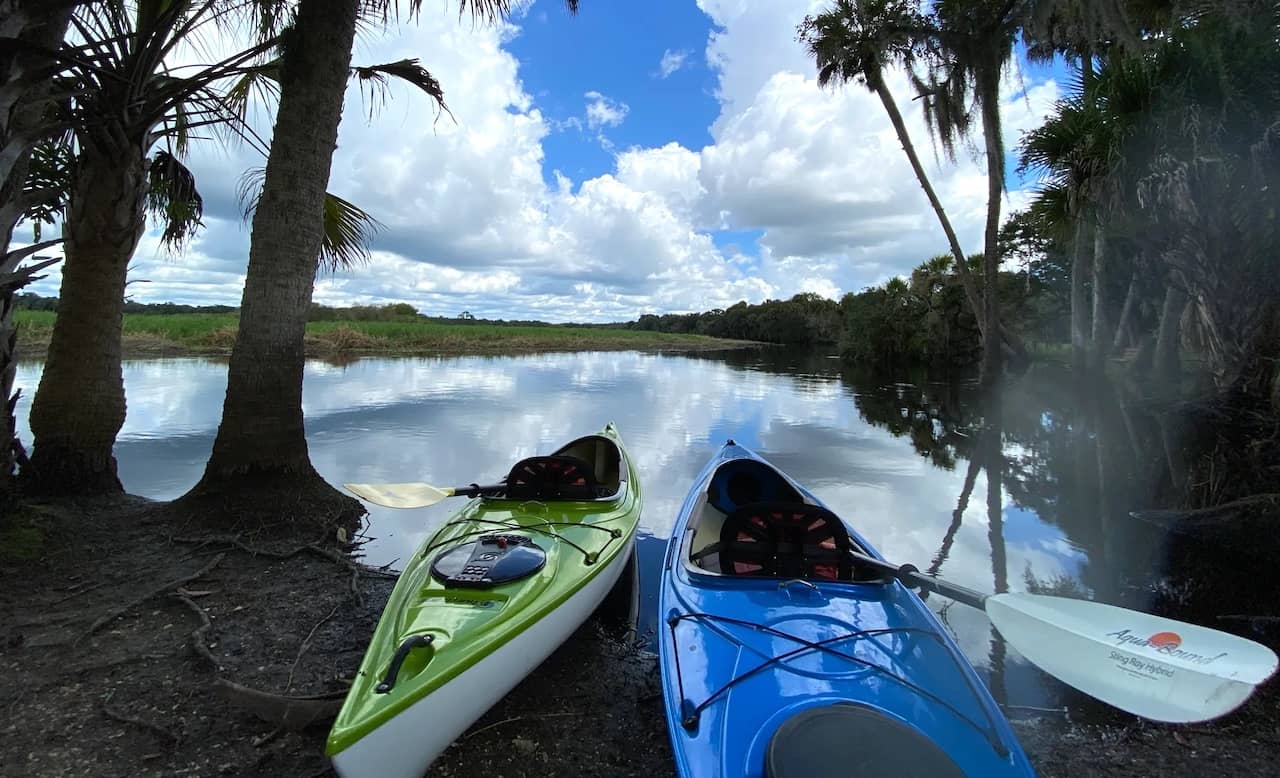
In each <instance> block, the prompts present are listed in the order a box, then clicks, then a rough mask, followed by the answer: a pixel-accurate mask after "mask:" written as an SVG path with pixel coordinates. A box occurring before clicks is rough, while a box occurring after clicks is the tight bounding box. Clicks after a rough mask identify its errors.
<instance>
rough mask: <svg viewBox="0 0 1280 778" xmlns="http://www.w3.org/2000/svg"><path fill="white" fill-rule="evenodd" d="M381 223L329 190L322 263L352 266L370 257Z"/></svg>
mask: <svg viewBox="0 0 1280 778" xmlns="http://www.w3.org/2000/svg"><path fill="white" fill-rule="evenodd" d="M381 230H382V224H381V222H379V221H378V220H377V219H375V218H373V216H371V215H370V214H369V213H368V212H367V211H365V210H364V209H362V208H360V207H358V206H356V205H354V204H352V203H351V202H349V201H347V200H344V199H342V198H341V197H339V196H337V195H336V194H333V193H332V192H326V193H325V196H324V242H323V243H322V244H321V246H320V264H321V266H322V267H324V268H325V269H327V270H330V271H337V270H341V269H346V268H350V267H352V266H354V265H357V264H361V263H363V262H367V261H368V260H369V243H370V242H372V240H373V236H374V235H375V234H376V233H378V232H379V231H381Z"/></svg>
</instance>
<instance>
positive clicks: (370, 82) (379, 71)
mask: <svg viewBox="0 0 1280 778" xmlns="http://www.w3.org/2000/svg"><path fill="white" fill-rule="evenodd" d="M351 72H352V73H353V74H354V75H355V77H356V78H357V79H358V80H359V81H360V94H361V95H362V96H364V97H365V101H366V104H367V105H368V108H369V118H370V119H372V118H373V115H374V113H375V112H376V110H377V108H379V107H380V106H381V105H382V104H383V103H385V102H386V100H387V89H388V82H389V80H390V79H391V78H397V79H399V80H401V81H404V82H405V83H407V84H409V85H410V86H415V87H417V88H418V89H420V90H422V91H423V92H424V93H426V95H427V96H428V97H430V98H431V99H432V100H435V102H436V107H437V112H439V111H443V112H445V113H447V114H449V116H450V117H452V116H453V113H452V112H451V111H450V110H449V106H448V105H446V104H445V102H444V90H443V89H442V88H441V86H440V82H439V81H437V80H436V77H435V76H433V75H431V73H429V72H428V71H427V69H426V68H424V67H422V65H420V64H419V63H418V60H417V59H416V58H413V59H401V60H396V61H395V62H387V63H384V64H381V65H365V66H362V67H353V68H351ZM366 90H368V91H367V92H366ZM437 115H438V113H437Z"/></svg>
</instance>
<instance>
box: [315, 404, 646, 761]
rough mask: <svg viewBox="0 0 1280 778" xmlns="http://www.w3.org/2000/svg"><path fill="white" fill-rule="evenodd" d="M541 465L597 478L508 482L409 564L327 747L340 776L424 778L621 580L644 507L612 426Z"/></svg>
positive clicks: (464, 510)
mask: <svg viewBox="0 0 1280 778" xmlns="http://www.w3.org/2000/svg"><path fill="white" fill-rule="evenodd" d="M562 454H563V455H562ZM542 459H544V460H547V461H549V462H550V465H551V466H553V467H556V468H560V467H563V466H564V465H565V463H566V462H569V463H570V464H571V465H572V466H573V467H577V466H581V467H582V468H585V469H590V470H591V471H592V472H595V473H598V474H599V476H598V479H597V480H596V482H595V483H592V484H591V486H590V491H582V489H583V488H584V487H582V486H580V485H574V488H576V489H578V490H579V491H576V492H574V494H575V497H574V498H573V499H560V498H558V497H546V496H542V495H545V494H546V493H545V492H541V491H539V492H537V494H538V495H539V496H538V497H537V498H535V497H533V496H530V495H528V494H521V495H516V493H515V491H514V489H513V488H512V487H510V486H507V487H505V491H503V490H499V491H496V492H494V493H487V494H486V495H485V496H482V497H477V498H475V499H472V500H470V501H468V502H466V503H465V504H464V505H463V506H462V507H461V508H460V509H459V510H458V511H457V512H456V513H455V514H454V515H453V516H452V517H451V518H450V519H447V520H446V521H445V522H444V524H443V525H442V526H441V527H440V528H439V529H438V530H437V531H436V532H435V533H434V534H433V535H431V537H430V538H429V539H428V540H427V541H426V542H424V543H423V544H422V546H421V547H420V548H419V549H418V550H417V551H416V552H415V553H414V555H413V557H412V558H411V559H410V560H409V561H408V563H407V564H406V565H405V569H404V571H403V572H402V573H401V575H400V578H399V580H398V581H397V582H396V586H395V588H394V590H393V591H392V593H391V597H390V598H389V599H388V602H387V605H386V607H385V609H384V610H383V614H382V617H381V619H380V620H379V622H378V626H377V628H376V629H375V630H374V634H373V637H372V639H371V640H370V644H369V648H368V650H367V651H366V653H365V657H364V660H363V661H362V663H361V666H360V670H359V672H358V673H357V674H356V677H355V678H354V679H353V682H352V687H351V690H350V692H348V694H347V699H346V701H345V702H344V704H343V707H342V710H341V711H340V712H339V714H338V717H337V719H336V720H335V722H334V725H333V728H332V730H331V731H330V734H329V739H328V742H327V744H326V753H327V754H328V755H329V756H330V758H331V760H332V761H333V765H334V768H335V769H336V770H337V772H338V773H339V774H340V775H342V776H344V778H364V777H365V776H369V777H370V778H372V776H388V777H390V778H398V777H401V776H403V777H404V778H416V777H417V776H420V775H422V773H423V772H424V771H425V770H426V769H427V767H428V766H429V765H430V764H431V762H432V760H434V759H435V758H436V757H437V756H439V754H440V753H441V752H442V751H443V750H444V749H446V748H447V747H448V746H449V744H450V743H452V742H453V741H454V740H455V739H456V738H457V737H458V735H460V734H461V733H462V732H464V731H465V730H466V729H467V727H469V726H470V725H471V723H472V722H474V721H475V720H476V719H477V718H479V717H480V716H481V715H482V714H483V713H484V712H485V711H486V710H487V709H488V708H489V707H490V706H492V705H493V704H494V703H496V702H497V701H498V700H499V699H501V698H502V697H503V696H504V695H505V694H506V693H507V692H508V691H510V690H511V689H512V688H513V687H515V686H516V684H518V683H519V682H520V681H521V680H523V679H524V677H525V676H526V675H527V674H528V673H529V672H530V671H532V670H533V669H534V668H535V667H536V666H537V665H538V664H540V663H541V662H542V661H543V660H545V659H546V658H547V657H548V656H549V655H550V654H551V653H552V652H553V651H554V650H555V649H556V647H558V646H559V645H560V644H561V643H562V642H563V641H564V640H565V639H566V638H568V637H569V635H571V634H572V633H573V632H574V631H575V630H576V629H577V628H578V627H579V626H580V625H581V624H582V623H583V621H585V620H586V618H587V617H588V616H589V615H590V614H591V613H592V612H593V611H594V610H595V609H596V607H597V606H599V605H600V604H601V602H602V601H604V599H605V597H606V596H607V595H608V593H609V592H610V590H611V589H612V588H613V586H614V585H615V584H616V583H617V581H618V579H619V577H620V575H621V574H622V572H623V570H624V569H625V568H626V566H627V563H628V561H629V560H630V558H631V556H632V554H633V550H634V543H635V530H636V527H637V525H638V523H639V516H640V507H641V492H640V485H639V482H638V480H637V479H636V474H635V471H634V467H633V465H632V463H631V461H630V459H629V457H628V456H627V455H626V451H625V449H624V448H623V447H622V445H621V439H620V437H619V436H618V433H617V430H616V429H615V428H614V426H613V425H612V424H610V425H609V426H607V427H606V428H605V429H604V431H603V432H601V433H598V434H597V435H592V436H587V437H585V438H579V439H578V440H576V441H573V442H572V443H570V444H568V445H567V446H565V447H564V448H562V449H561V450H560V451H558V452H557V454H556V455H553V456H551V457H545V458H542ZM526 462H527V460H525V461H522V462H521V463H519V464H518V465H517V466H515V467H513V469H512V474H513V475H512V476H509V480H510V479H511V478H513V477H523V476H524V475H525V474H526V473H529V472H534V471H531V470H528V469H522V468H524V465H525V464H526ZM575 472H576V471H575ZM535 475H537V474H536V472H535ZM512 483H514V481H512ZM538 488H541V487H538ZM495 489H497V487H495ZM508 493H510V495H512V496H511V497H508ZM588 494H590V495H598V496H597V497H596V498H594V499H591V498H588V497H586V496H584V495H588ZM477 566H480V567H477ZM485 566H487V570H485V569H484V568H485ZM480 579H483V580H480Z"/></svg>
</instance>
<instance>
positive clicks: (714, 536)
mask: <svg viewBox="0 0 1280 778" xmlns="http://www.w3.org/2000/svg"><path fill="white" fill-rule="evenodd" d="M685 532H686V543H685V548H684V563H685V564H686V565H687V566H688V567H689V568H691V569H692V570H693V571H694V572H699V573H709V574H712V575H724V576H734V577H763V578H777V579H783V580H787V579H803V580H812V581H858V582H872V581H881V580H882V579H883V576H881V575H880V574H879V573H878V572H876V571H870V570H863V569H861V568H860V567H858V566H856V565H855V564H854V562H853V557H852V556H851V555H850V552H851V551H856V552H858V553H864V554H865V553H866V549H864V548H862V547H861V546H860V545H859V544H858V543H857V541H856V540H855V539H854V538H853V536H852V535H851V533H850V532H849V530H848V528H847V527H846V526H845V525H844V522H842V521H841V520H840V517H838V516H836V515H835V514H834V513H832V512H831V511H830V510H828V509H827V508H826V507H825V506H822V505H819V504H817V502H816V501H814V500H812V499H807V498H806V497H805V496H804V495H803V494H801V492H800V491H799V490H798V489H796V488H795V487H794V486H792V485H791V483H790V482H789V481H788V480H787V479H786V478H785V477H784V476H782V475H781V474H780V473H778V472H777V471H776V470H774V469H773V468H771V467H769V466H768V465H766V464H764V463H763V462H760V461H758V460H754V459H733V460H729V461H727V462H725V463H724V464H722V465H721V466H720V467H719V468H717V469H716V471H715V472H714V473H713V474H712V475H711V477H710V478H709V479H708V482H707V488H706V490H705V491H704V492H703V494H702V496H701V498H700V499H699V501H698V503H697V504H696V505H694V506H693V507H692V509H691V511H690V516H689V523H688V525H687V526H686V528H685Z"/></svg>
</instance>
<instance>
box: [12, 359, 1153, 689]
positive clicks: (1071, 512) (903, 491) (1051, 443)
mask: <svg viewBox="0 0 1280 778" xmlns="http://www.w3.org/2000/svg"><path fill="white" fill-rule="evenodd" d="M38 377H39V365H38V364H24V365H22V366H21V367H20V369H19V375H18V378H17V383H18V385H19V386H20V387H22V388H23V389H24V395H25V396H24V398H23V401H22V402H21V403H20V406H19V417H20V418H19V427H20V431H19V434H20V435H21V436H22V437H23V439H24V440H29V439H30V438H29V433H28V431H27V428H26V426H25V425H26V410H27V408H28V407H29V406H28V399H29V395H30V393H31V392H32V391H34V387H35V386H36V383H37V381H38ZM125 384H126V391H127V395H128V403H129V414H128V420H127V421H126V423H125V426H124V429H123V430H122V432H121V435H120V438H119V441H118V443H117V447H116V451H117V456H118V458H119V462H120V475H121V479H122V481H123V482H124V484H125V487H126V488H127V489H128V490H129V491H130V492H133V493H136V494H142V495H146V496H149V497H153V498H157V499H168V498H172V497H175V496H177V495H179V494H181V493H183V492H184V491H186V489H188V488H189V487H190V486H191V485H192V484H194V483H195V481H196V480H197V479H198V478H199V476H200V473H201V471H202V469H203V467H204V463H205V460H206V458H207V457H208V454H209V451H210V449H211V447H212V444H213V438H214V434H215V432H216V426H217V423H218V420H219V417H220V413H221V403H222V398H223V394H224V392H225V385H226V376H225V365H224V364H221V363H219V362H215V361H211V360H202V359H182V360H148V361H139V362H130V363H127V364H126V365H125ZM1082 395H1083V396H1086V397H1091V398H1092V399H1091V400H1090V401H1089V403H1091V405H1090V406H1089V407H1084V406H1082V404H1081V403H1079V402H1078V401H1077V400H1076V398H1077V397H1079V396H1082ZM303 400H304V407H305V411H306V418H307V432H308V442H309V446H310V451H311V458H312V461H313V462H314V464H315V466H316V468H317V469H318V470H319V472H320V473H321V474H322V475H324V477H326V478H327V479H329V480H330V481H331V482H334V483H339V482H342V481H372V482H377V481H419V480H425V481H428V482H431V483H435V484H440V485H455V484H467V483H471V482H473V481H479V482H486V481H490V480H493V479H496V478H498V477H500V476H501V475H502V474H503V473H505V471H506V469H507V466H508V465H509V464H510V463H511V462H513V461H514V460H516V459H518V458H521V457H524V456H528V455H531V454H535V453H548V452H550V451H551V450H552V449H553V448H555V447H556V446H558V445H559V444H561V443H563V442H564V441H565V440H566V439H568V438H569V437H571V436H575V435H579V434H584V433H586V432H590V431H593V430H596V429H599V428H600V427H602V426H603V425H604V424H605V423H606V422H608V421H610V420H614V421H616V422H617V423H618V425H619V427H620V429H621V431H622V434H623V436H624V439H625V441H626V443H627V445H628V448H629V450H630V452H631V454H632V456H633V457H634V459H635V461H636V463H637V465H638V467H639V471H640V473H641V477H642V482H643V485H644V489H645V509H644V515H643V517H642V533H643V539H642V542H641V544H640V555H641V561H642V571H641V576H642V587H643V589H644V591H645V594H646V598H645V599H644V600H642V603H641V608H642V614H644V615H645V616H646V617H647V618H646V621H645V624H646V625H648V626H650V627H651V626H652V624H653V619H654V613H653V611H654V608H655V607H656V603H655V602H654V600H653V597H652V592H653V590H654V586H653V577H654V576H655V575H656V572H657V569H658V564H659V560H660V557H661V553H662V548H663V543H664V541H665V538H666V536H667V534H668V533H669V531H670V528H671V526H672V523H673V521H674V517H675V514H676V511H677V509H678V507H679V505H680V502H681V501H682V500H683V498H684V495H685V491H686V490H687V488H688V486H689V484H690V483H691V482H692V480H693V478H694V476H695V475H696V474H697V472H698V471H699V469H700V468H701V467H702V465H703V464H704V463H705V461H706V460H707V459H708V458H709V457H710V456H711V454H712V453H713V452H714V451H715V449H716V448H718V447H719V446H720V445H721V444H722V443H723V442H724V440H725V439H727V438H729V437H733V438H734V439H736V440H737V441H738V442H740V443H742V444H744V445H747V446H750V447H752V448H754V449H756V450H757V451H759V452H761V453H762V454H763V455H764V456H766V457H768V458H769V459H770V460H772V461H773V462H774V463H775V464H777V465H778V466H779V467H781V468H783V469H784V470H786V471H787V472H789V473H790V474H791V475H793V476H794V477H796V478H797V479H799V480H801V481H803V482H804V483H805V484H806V485H807V486H808V487H809V488H810V489H811V490H812V491H814V492H815V493H816V494H817V495H818V496H819V497H821V498H822V499H823V500H824V501H826V502H827V503H828V504H829V505H830V506H831V507H832V508H833V509H835V510H836V511H837V512H839V513H840V514H841V515H843V516H845V517H846V518H847V519H849V520H851V521H853V522H854V523H856V524H857V526H858V528H859V530H860V531H861V532H862V533H863V534H864V535H865V536H866V537H867V538H868V539H870V540H871V541H872V542H873V543H875V544H876V545H877V546H878V547H879V549H880V550H881V552H882V553H884V554H885V555H886V556H887V557H888V558H889V559H891V560H895V561H900V562H913V563H915V564H917V565H919V566H920V567H922V568H925V567H926V566H927V569H928V570H929V572H931V573H933V574H937V575H942V576H945V577H946V578H947V579H949V580H952V581H954V582H956V583H959V584H961V585H964V586H968V587H971V588H974V589H978V590H981V591H1004V590H1007V589H1015V590H1018V589H1026V588H1032V589H1049V590H1055V591H1063V590H1070V591H1078V592H1085V593H1093V594H1095V595H1097V596H1099V597H1100V598H1118V597H1119V596H1120V593H1121V590H1122V589H1123V590H1125V591H1131V590H1132V589H1133V588H1134V587H1133V586H1132V585H1131V583H1130V584H1128V588H1126V580H1125V579H1123V578H1122V577H1121V576H1120V574H1119V572H1118V571H1119V569H1120V568H1121V567H1122V566H1132V565H1134V564H1137V565H1139V567H1138V569H1144V568H1142V567H1141V565H1144V564H1148V563H1149V561H1150V560H1151V559H1153V558H1155V557H1154V555H1156V554H1158V553H1159V548H1158V544H1153V543H1150V542H1149V541H1140V540H1138V539H1135V538H1136V536H1134V535H1133V532H1134V531H1133V529H1132V527H1131V524H1129V523H1125V522H1121V521H1119V520H1118V519H1117V518H1116V517H1118V516H1124V515H1125V514H1126V512H1127V511H1128V510H1129V509H1131V508H1133V507H1135V502H1134V501H1135V500H1136V499H1137V498H1136V497H1135V496H1134V494H1133V493H1132V489H1130V485H1131V484H1133V483H1137V482H1139V481H1140V480H1141V478H1142V477H1144V474H1142V473H1138V472H1137V470H1138V469H1140V468H1141V467H1150V465H1149V464H1147V465H1143V464H1141V463H1149V462H1150V458H1146V459H1144V458H1142V457H1139V456H1136V455H1135V452H1136V451H1138V450H1139V448H1140V447H1141V448H1142V450H1147V449H1149V448H1150V446H1151V443H1150V441H1151V440H1154V439H1156V438H1159V436H1160V434H1161V430H1159V429H1158V428H1156V427H1150V428H1148V427H1149V426H1150V423H1149V422H1148V421H1145V420H1144V419H1142V418H1139V417H1138V416H1136V415H1134V414H1132V413H1130V412H1129V411H1127V410H1126V409H1124V408H1123V407H1122V406H1121V405H1120V404H1119V403H1118V402H1117V401H1116V400H1115V398H1114V396H1111V395H1108V394H1107V393H1106V392H1105V391H1097V390H1096V389H1095V390H1094V391H1093V392H1092V394H1090V393H1089V392H1084V393H1081V392H1078V391H1073V389H1072V388H1071V387H1070V385H1069V381H1066V380H1065V379H1064V376H1063V374H1062V373H1061V372H1057V371H1055V370H1053V369H1052V368H1048V367H1045V366H1037V368H1036V370H1033V371H1032V372H1031V373H1030V374H1028V375H1027V376H1024V377H1023V378H1021V379H1019V380H1018V381H1015V382H1013V383H1012V384H1011V385H1009V386H1008V387H1006V389H1005V391H1004V392H1003V393H1002V395H1001V396H1000V397H999V398H998V401H997V400H996V399H995V398H991V397H987V398H985V399H984V398H983V397H981V396H980V395H979V391H978V389H977V387H976V385H975V384H974V383H973V382H972V381H968V380H965V379H964V378H959V379H951V380H930V379H929V378H928V377H927V376H925V375H923V374H904V375H898V376H886V375H883V374H874V373H866V372H857V371H848V370H842V368H841V366H840V364H839V362H838V361H836V360H834V359H831V358H829V357H828V356H827V355H823V354H799V353H794V352H786V351H780V352H770V351H737V352H726V353H722V354H701V355H695V356H668V355H657V354H640V353H616V352H615V353H587V354H545V355H529V356H514V357H463V358H449V359H424V358H402V359H361V360H358V361H355V362H351V363H348V364H342V365H334V364H326V363H322V362H309V363H308V365H307V370H306V383H305V387H304V393H303ZM1144 425H1148V427H1144ZM1166 448H1167V447H1166ZM1165 459H1170V458H1168V457H1165V458H1161V461H1162V462H1164V460H1165ZM1165 469H1169V468H1165ZM1104 487H1105V488H1104ZM979 495H981V497H980V496H979ZM984 498H985V499H984ZM454 507H456V506H454V505H451V504H450V503H449V502H448V501H446V502H445V503H442V504H440V505H437V506H435V507H433V508H430V509H427V510H424V511H416V512H397V511H392V510H389V509H383V508H378V507H376V506H375V507H373V508H372V509H371V510H372V514H371V528H370V531H369V532H370V534H371V535H372V536H374V538H375V539H374V540H373V542H371V543H370V544H369V545H368V546H367V547H366V551H367V553H368V561H369V562H371V563H374V564H384V563H389V562H394V561H396V560H400V559H404V558H405V557H406V556H407V555H408V554H410V553H411V551H412V549H413V548H414V547H415V546H416V545H417V544H418V543H419V542H420V541H421V540H422V538H423V537H424V536H425V535H427V534H428V533H429V532H430V531H431V530H432V529H433V528H434V527H435V526H436V525H438V524H439V523H440V522H441V521H442V520H443V519H444V518H445V516H447V514H448V513H449V512H450V511H451V510H452V509H453V508H454ZM1120 560H1123V562H1124V564H1123V565H1120V564H1118V562H1119V561H1120ZM1145 569H1150V568H1149V567H1148V568H1145ZM931 605H932V607H934V608H935V609H936V610H939V611H942V612H943V615H944V617H945V619H946V622H947V623H948V625H949V626H950V628H951V629H953V630H954V631H955V633H956V636H957V638H958V640H959V642H960V644H961V646H962V647H963V648H964V650H965V652H966V653H967V654H968V656H969V657H970V658H971V659H972V660H973V661H974V663H975V664H976V665H977V666H978V667H979V668H980V669H981V670H986V671H987V679H988V681H989V682H990V684H991V685H992V688H993V691H994V692H995V694H996V696H997V699H1000V700H1001V701H1005V700H1006V699H1007V700H1008V701H1009V702H1010V703H1011V704H1031V705H1040V704H1044V703H1045V701H1046V699H1045V695H1046V691H1045V688H1046V686H1045V683H1044V679H1043V678H1042V677H1041V676H1040V675H1039V674H1038V673H1037V672H1035V671H1034V670H1032V669H1031V668H1029V667H1028V666H1027V665H1025V663H1023V662H1021V661H1020V660H1018V659H1017V658H1016V657H1015V656H1013V655H1012V653H1009V652H1007V651H1006V649H1005V647H1004V645H1003V643H1001V642H1000V641H999V639H998V637H995V636H994V635H993V632H992V631H991V629H990V626H989V624H988V623H987V621H986V618H985V616H984V615H983V614H982V613H981V612H978V611H974V610H972V609H968V608H964V607H947V604H946V601H945V600H942V599H941V598H934V599H933V600H932V601H931ZM1137 607H1142V605H1141V603H1138V604H1137Z"/></svg>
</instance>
